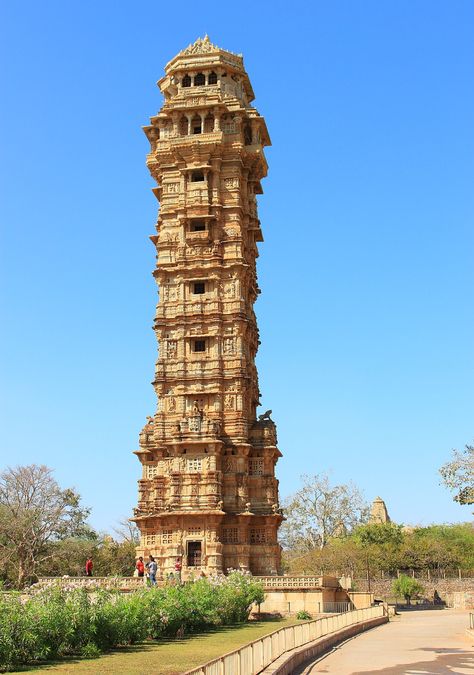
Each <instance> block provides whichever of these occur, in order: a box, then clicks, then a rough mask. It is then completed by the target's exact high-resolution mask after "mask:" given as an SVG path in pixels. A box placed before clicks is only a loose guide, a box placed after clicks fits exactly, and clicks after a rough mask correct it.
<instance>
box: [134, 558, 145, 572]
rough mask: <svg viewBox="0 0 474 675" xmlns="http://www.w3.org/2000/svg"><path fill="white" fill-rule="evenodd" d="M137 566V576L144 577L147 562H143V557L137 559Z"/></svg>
mask: <svg viewBox="0 0 474 675" xmlns="http://www.w3.org/2000/svg"><path fill="white" fill-rule="evenodd" d="M135 568H136V570H137V573H138V574H137V577H143V576H145V563H144V562H143V558H142V557H141V556H140V557H139V558H138V560H137V564H136V565H135Z"/></svg>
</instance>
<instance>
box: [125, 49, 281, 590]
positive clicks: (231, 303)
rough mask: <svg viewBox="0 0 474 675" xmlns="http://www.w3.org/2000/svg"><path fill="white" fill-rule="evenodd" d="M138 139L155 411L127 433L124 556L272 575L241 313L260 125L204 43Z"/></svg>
mask: <svg viewBox="0 0 474 675" xmlns="http://www.w3.org/2000/svg"><path fill="white" fill-rule="evenodd" d="M165 73H166V74H165V77H163V78H162V79H161V80H160V81H159V83H158V84H159V87H160V89H161V92H162V93H163V95H164V98H165V101H164V104H163V107H162V108H161V110H160V112H159V113H158V114H157V115H155V116H154V117H152V118H151V123H150V125H149V126H147V127H145V133H146V135H147V137H148V139H149V141H150V144H151V151H150V153H149V155H148V156H147V165H148V168H149V170H150V172H151V175H152V176H153V178H154V179H155V180H156V182H157V184H158V187H156V188H155V189H154V192H155V194H156V197H157V198H158V200H159V202H160V211H159V216H158V222H157V234H156V235H154V236H152V237H151V239H152V241H153V243H154V244H155V245H156V248H157V265H156V269H155V271H154V276H155V278H156V281H157V283H158V287H159V302H158V305H157V310H156V317H155V322H154V330H155V333H156V337H157V340H158V344H159V357H158V360H157V363H156V371H155V378H154V382H153V385H154V387H155V391H156V394H157V397H158V406H157V409H156V413H155V415H154V416H153V417H150V418H148V422H147V424H146V425H145V427H144V428H143V430H142V432H141V434H140V449H139V450H138V451H137V452H136V455H137V456H138V458H139V459H140V461H141V463H142V465H143V475H142V478H141V479H140V480H139V481H138V483H139V498H138V507H137V508H136V509H135V514H134V521H135V522H136V523H137V525H138V527H139V529H140V533H141V541H140V546H139V547H138V550H137V555H142V556H149V555H152V556H154V558H155V559H156V561H157V563H158V570H159V574H160V576H163V577H165V576H166V575H167V574H168V573H170V572H174V571H175V568H176V569H179V568H180V567H182V574H183V576H184V577H185V578H186V577H187V576H190V575H191V574H193V575H194V576H198V575H199V574H209V573H218V572H226V571H227V570H228V569H230V568H233V569H243V570H248V571H250V572H252V573H253V574H256V575H276V574H278V572H279V568H280V557H281V549H280V546H279V544H278V540H277V531H278V527H279V525H280V523H281V521H282V519H283V518H282V515H281V512H280V508H279V502H278V481H277V479H276V478H275V465H276V462H277V461H278V458H279V457H281V453H280V451H279V450H278V448H277V437H276V427H275V424H274V422H273V421H272V419H271V411H267V413H265V414H263V415H260V416H259V418H258V419H257V415H256V410H257V406H258V405H259V404H260V400H259V398H260V392H259V387H258V377H257V370H256V367H255V355H256V353H257V349H258V345H259V339H258V337H259V335H258V328H257V322H256V317H255V313H254V309H253V305H254V302H255V299H256V297H257V294H258V293H259V289H258V285H257V274H256V258H257V256H258V251H257V242H260V241H263V238H262V232H261V229H260V221H259V219H258V215H257V203H256V195H257V194H261V193H262V188H261V184H260V181H261V179H262V178H264V177H265V176H266V174H267V163H266V160H265V155H264V152H263V148H264V147H265V146H267V145H270V138H269V135H268V132H267V128H266V125H265V121H264V119H263V117H261V116H260V115H259V113H258V112H257V111H256V109H255V108H253V107H252V106H251V101H252V100H253V98H254V94H253V91H252V86H251V84H250V81H249V78H248V75H247V73H246V72H245V69H244V65H243V59H242V56H240V55H236V54H233V53H231V52H228V51H225V50H223V49H220V48H219V47H217V46H215V45H213V44H212V43H211V42H210V41H209V39H208V38H207V36H206V37H205V38H204V39H198V40H197V41H196V42H195V43H194V44H193V45H190V46H189V47H188V48H186V49H184V50H183V51H181V52H180V53H179V54H178V55H177V56H176V57H175V58H173V59H172V60H171V61H170V62H169V63H168V64H167V66H166V68H165Z"/></svg>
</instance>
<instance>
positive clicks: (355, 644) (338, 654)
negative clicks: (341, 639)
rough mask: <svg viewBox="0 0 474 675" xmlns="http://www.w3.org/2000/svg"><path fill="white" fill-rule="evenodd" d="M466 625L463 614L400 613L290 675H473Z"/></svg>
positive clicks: (473, 657) (472, 642) (470, 640)
mask: <svg viewBox="0 0 474 675" xmlns="http://www.w3.org/2000/svg"><path fill="white" fill-rule="evenodd" d="M468 626H469V612H465V611H460V610H449V609H446V610H432V611H430V610H424V611H417V612H416V611H413V612H405V613H402V614H401V615H400V617H395V618H394V620H393V621H391V622H390V623H388V624H384V625H383V626H379V627H378V628H374V629H372V630H370V631H368V632H367V633H363V634H362V635H359V636H357V637H355V638H353V639H351V640H348V641H347V642H346V643H344V644H343V645H340V646H339V647H337V648H336V649H335V650H334V651H333V652H330V653H329V654H328V655H327V656H326V657H322V658H321V659H320V660H319V661H315V662H313V664H311V665H307V664H306V667H301V668H300V669H299V670H297V671H295V675H296V673H299V674H301V675H302V674H303V673H304V674H305V675H309V674H311V675H316V673H330V674H332V675H336V674H337V675H368V674H369V673H375V674H376V675H415V674H416V675H421V674H423V675H425V674H426V673H430V674H431V673H445V674H448V673H449V674H450V675H468V674H469V675H473V674H474V647H473V645H474V639H473V638H469V637H468V636H467V635H466V628H467V627H468Z"/></svg>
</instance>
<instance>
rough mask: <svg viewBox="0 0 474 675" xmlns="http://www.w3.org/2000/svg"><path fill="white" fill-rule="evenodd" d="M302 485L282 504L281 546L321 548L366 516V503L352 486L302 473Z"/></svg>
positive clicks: (302, 548)
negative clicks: (335, 483) (283, 519)
mask: <svg viewBox="0 0 474 675" xmlns="http://www.w3.org/2000/svg"><path fill="white" fill-rule="evenodd" d="M302 481H303V485H302V487H301V488H300V489H299V490H298V491H297V492H295V493H294V494H293V495H292V496H291V497H289V498H288V499H287V500H286V502H285V504H284V513H285V516H286V522H285V523H284V524H283V526H282V528H281V537H282V543H283V545H284V547H286V548H290V549H294V550H296V551H301V552H304V551H311V550H312V549H315V548H319V549H323V548H324V547H325V546H326V545H327V544H328V542H329V540H330V538H331V537H335V536H344V535H346V534H347V533H349V532H351V531H352V530H353V529H354V528H355V527H356V526H357V525H360V524H361V523H364V522H365V521H366V520H367V517H368V512H369V511H368V505H367V503H366V502H365V500H364V498H363V497H362V494H361V493H360V491H359V490H358V488H357V487H355V485H353V484H352V483H348V484H347V485H335V486H331V485H330V483H329V478H328V476H326V475H324V474H321V475H318V476H307V475H304V476H302Z"/></svg>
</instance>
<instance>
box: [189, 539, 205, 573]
mask: <svg viewBox="0 0 474 675" xmlns="http://www.w3.org/2000/svg"><path fill="white" fill-rule="evenodd" d="M201 558H202V555H201V542H200V541H188V567H200V566H201Z"/></svg>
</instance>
